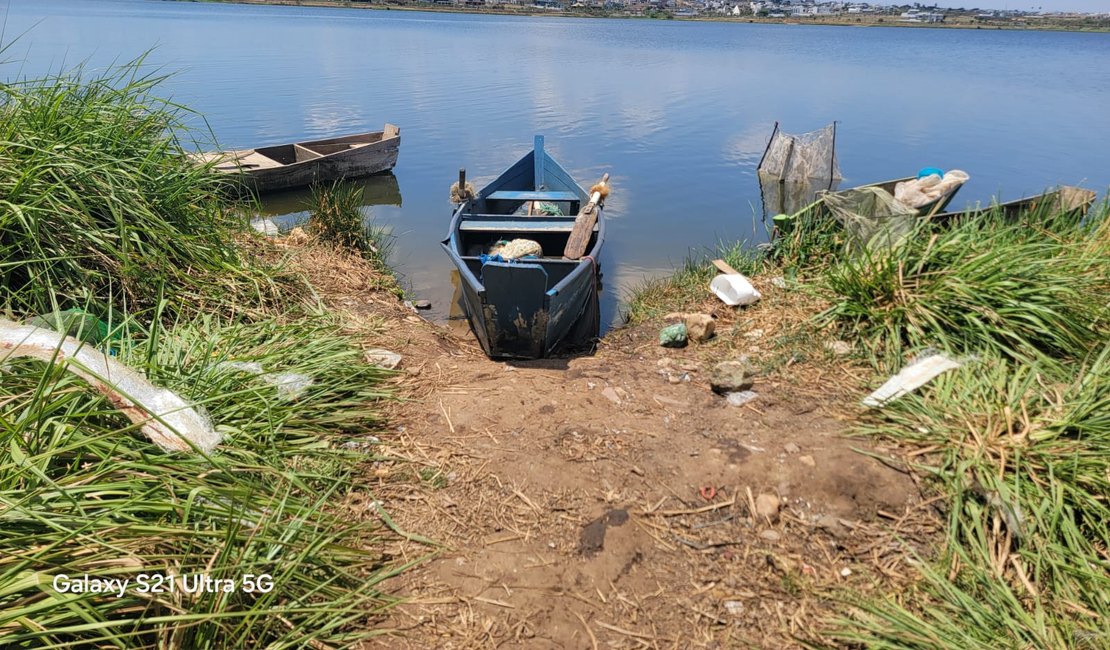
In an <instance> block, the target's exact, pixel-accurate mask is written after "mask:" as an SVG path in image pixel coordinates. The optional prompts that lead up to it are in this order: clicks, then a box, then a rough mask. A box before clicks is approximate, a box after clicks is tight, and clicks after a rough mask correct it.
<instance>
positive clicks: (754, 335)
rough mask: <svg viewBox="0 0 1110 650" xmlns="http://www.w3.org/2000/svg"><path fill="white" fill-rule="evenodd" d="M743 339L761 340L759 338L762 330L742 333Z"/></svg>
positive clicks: (761, 336) (761, 335)
mask: <svg viewBox="0 0 1110 650" xmlns="http://www.w3.org/2000/svg"><path fill="white" fill-rule="evenodd" d="M744 338H746V339H761V338H763V330H761V329H754V330H752V331H750V332H744Z"/></svg>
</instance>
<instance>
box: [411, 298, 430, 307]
mask: <svg viewBox="0 0 1110 650" xmlns="http://www.w3.org/2000/svg"><path fill="white" fill-rule="evenodd" d="M412 306H413V307H416V308H417V309H431V308H432V301H431V300H413V301H412Z"/></svg>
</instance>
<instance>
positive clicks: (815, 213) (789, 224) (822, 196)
mask: <svg viewBox="0 0 1110 650" xmlns="http://www.w3.org/2000/svg"><path fill="white" fill-rule="evenodd" d="M915 178H916V177H914V176H907V177H905V178H895V179H892V180H889V181H880V182H878V183H869V184H867V185H860V186H858V187H853V188H849V189H846V190H838V191H835V192H825V191H821V192H818V193H817V198H816V200H814V201H813V203H810V204H809V205H807V206H805V207H804V208H802V209H801V210H798V211H797V212H795V213H794V214H789V215H776V216H775V217H774V226H775V236H778V235H781V234H783V233H785V232H789V231H791V230H793V228H794V225H795V224H797V223H800V222H802V221H807V222H809V221H812V220H823V219H825V218H829V219H831V218H832V217H833V214H832V211H831V210H830V209H829V207H828V205H827V204H826V201H827V197H828V196H829V195H830V194H848V193H851V192H853V191H855V190H860V189H865V188H878V189H881V190H884V191H885V192H887V193H888V194H890V196H892V197H893V196H894V192H895V188H896V187H897V185H898V184H899V183H904V182H908V181H912V180H914V179H915ZM960 187H962V185H956V186H955V187H953V188H952V189H951V190H950V191H948V192H947V193H945V194H942V195H941V196H939V197H937V198H936V199H935V200H933V201H930V202H928V203H925V204H924V205H921V206H918V207H917V208H915V210H916V211H917V215H918V216H921V217H928V216H931V215H936V214H938V213H940V212H942V211H943V210H944V209H945V208H946V207H948V204H949V203H951V202H952V199H953V198H954V197H955V196H956V192H958V191H959V190H960Z"/></svg>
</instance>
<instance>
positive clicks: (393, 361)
mask: <svg viewBox="0 0 1110 650" xmlns="http://www.w3.org/2000/svg"><path fill="white" fill-rule="evenodd" d="M364 357H365V358H366V363H369V364H371V365H374V366H378V367H379V368H385V369H386V370H394V369H396V368H397V366H399V365H401V355H399V354H397V353H396V352H390V351H389V350H383V349H381V348H374V349H373V350H367V351H366V352H365V353H364ZM506 367H507V368H508V367H511V366H506Z"/></svg>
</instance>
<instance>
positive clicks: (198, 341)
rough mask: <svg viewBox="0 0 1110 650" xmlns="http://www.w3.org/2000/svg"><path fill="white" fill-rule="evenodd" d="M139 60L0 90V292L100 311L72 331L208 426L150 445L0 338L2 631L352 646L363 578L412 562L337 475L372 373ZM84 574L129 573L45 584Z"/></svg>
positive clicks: (10, 641)
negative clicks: (275, 261) (183, 443)
mask: <svg viewBox="0 0 1110 650" xmlns="http://www.w3.org/2000/svg"><path fill="white" fill-rule="evenodd" d="M141 70H142V66H141V64H140V63H137V64H133V65H129V66H124V67H123V68H122V69H119V70H115V71H113V72H110V73H108V74H106V75H104V76H99V77H95V78H91V79H86V78H84V77H82V76H81V75H80V74H74V75H64V76H58V77H52V78H49V79H41V80H35V81H27V82H21V83H18V84H13V85H8V86H3V87H0V93H2V100H0V101H2V106H0V130H2V134H0V137H2V138H3V139H4V143H3V145H2V146H0V191H2V192H3V193H4V195H5V196H6V198H7V202H6V203H5V204H4V205H2V206H0V225H2V227H0V251H2V252H3V258H2V262H0V303H2V304H3V305H4V307H5V308H6V310H7V312H8V313H7V316H8V317H9V318H19V319H31V318H32V317H34V316H36V315H41V314H48V315H52V314H57V313H63V314H71V313H76V314H80V315H81V318H82V319H83V320H82V321H81V322H82V323H84V322H85V320H89V322H92V323H93V324H94V325H95V326H96V327H97V328H98V331H99V328H100V327H101V326H102V325H103V329H104V330H105V332H106V335H104V336H98V337H95V338H87V339H86V340H87V342H86V345H89V346H96V347H97V349H98V350H99V351H101V352H103V353H105V354H111V355H114V356H115V357H116V359H117V360H118V361H120V362H122V363H124V364H126V365H127V366H129V367H130V368H132V369H134V370H137V371H139V372H141V373H142V374H143V375H144V376H145V377H146V378H147V379H149V380H150V381H151V382H152V383H154V384H155V385H156V386H159V387H163V388H168V389H170V390H172V391H173V392H174V393H176V394H177V395H179V396H181V397H183V398H185V399H186V400H187V401H188V402H189V403H190V404H191V405H193V406H194V407H195V408H196V409H198V410H200V411H203V412H204V413H206V414H207V417H208V418H210V419H211V422H212V423H213V424H214V426H215V429H216V431H218V433H219V434H220V436H221V437H222V439H223V441H224V442H223V443H222V444H221V445H220V446H219V447H217V448H216V450H215V452H214V453H211V454H202V453H166V452H163V451H162V450H160V449H159V448H157V447H156V446H154V445H153V443H151V442H150V441H149V440H147V439H146V438H145V437H144V436H142V435H141V434H140V432H139V427H138V425H137V424H134V423H133V422H132V420H131V419H129V418H127V417H125V416H124V415H123V414H122V413H121V412H120V411H119V407H118V404H115V403H113V402H112V401H111V400H110V399H109V398H108V397H106V396H105V395H102V394H100V393H98V392H97V391H95V390H93V389H92V388H91V387H90V386H89V385H88V384H87V383H86V382H85V381H84V380H82V379H80V378H79V377H78V376H76V375H74V374H72V373H69V372H65V371H64V369H63V368H62V366H61V364H62V363H64V361H65V360H64V359H60V358H59V359H57V360H55V361H45V360H32V359H5V358H4V356H3V353H2V352H0V639H3V641H2V645H3V646H4V647H15V648H55V647H117V648H162V647H182V648H227V647H242V648H249V647H337V646H349V645H352V644H357V643H358V641H359V640H361V639H364V638H366V637H368V636H370V635H372V634H373V631H372V622H371V617H373V616H374V615H375V613H376V612H380V611H381V610H382V609H383V608H385V607H388V606H389V605H390V604H391V600H390V599H389V598H387V597H386V596H384V595H383V594H382V593H381V591H379V590H378V589H377V588H376V587H377V585H378V584H379V583H380V582H381V581H382V580H385V579H386V578H388V577H390V576H392V575H395V574H396V573H397V572H400V571H403V570H404V569H405V568H406V567H407V566H409V563H411V562H412V561H418V560H396V559H394V558H393V557H391V556H390V555H388V554H387V553H386V552H385V551H384V550H383V547H384V544H385V543H386V542H387V541H389V540H396V539H400V537H399V532H400V531H397V530H396V529H395V527H394V526H393V524H392V522H391V520H390V519H389V517H388V514H387V513H386V512H385V510H383V509H382V506H381V504H380V503H378V502H377V501H376V500H375V499H374V498H373V496H372V495H371V494H369V493H367V492H366V491H365V489H364V487H363V486H362V485H360V482H359V481H358V476H359V470H360V468H361V467H362V466H363V465H364V464H365V463H368V462H374V461H377V460H385V453H384V452H379V449H380V448H381V443H380V442H379V441H378V439H377V438H375V437H373V436H371V435H370V434H371V433H374V432H377V431H378V429H379V427H380V424H381V415H380V403H381V401H382V400H386V399H390V398H391V393H390V391H389V390H388V389H387V388H386V387H385V385H384V384H383V382H384V380H385V379H386V378H387V377H388V376H389V372H388V371H385V370H382V369H380V368H378V367H375V366H373V365H371V364H369V363H367V361H366V360H365V359H364V356H363V353H362V349H361V346H360V345H359V344H358V341H355V340H352V339H351V338H350V335H349V334H348V333H347V331H348V330H346V329H345V328H343V327H341V325H340V323H338V322H337V321H336V320H335V319H334V318H333V317H332V316H330V315H328V314H327V313H323V312H321V311H319V310H318V309H317V308H316V307H314V306H312V305H311V304H308V303H305V301H304V300H303V294H302V293H297V292H291V293H286V292H283V291H282V290H281V289H282V286H283V284H282V283H289V284H290V286H292V285H296V284H297V282H300V281H299V280H297V279H295V278H289V277H286V276H284V275H282V274H283V273H284V272H283V271H281V270H280V269H277V270H275V268H274V267H272V266H269V265H267V264H265V263H263V262H261V261H259V259H260V256H258V255H255V254H254V251H253V250H252V249H253V248H255V247H257V246H262V245H263V244H260V243H258V241H257V239H256V238H252V236H251V235H250V234H249V233H248V232H247V231H246V229H245V219H243V218H241V216H240V212H239V210H240V206H238V205H237V204H235V203H234V202H232V199H229V198H227V197H226V196H225V194H224V192H223V188H222V186H221V184H220V182H219V179H218V178H217V177H216V176H215V175H214V174H213V173H212V171H211V170H210V169H208V168H206V167H204V166H200V165H196V164H194V163H193V162H191V161H190V160H188V159H187V157H186V156H185V155H184V151H183V148H182V146H181V140H180V138H183V137H187V132H185V131H182V130H181V121H180V119H179V118H180V117H181V115H182V111H184V110H185V109H182V108H180V107H177V106H175V105H173V104H171V103H169V102H165V101H162V100H159V99H157V98H156V97H155V96H154V94H153V92H154V90H155V88H156V86H157V83H158V81H159V79H158V78H156V77H151V76H144V75H143V74H142V72H141ZM175 134H177V135H175ZM54 320H57V319H54ZM36 322H42V323H44V324H46V325H47V326H52V325H51V322H52V320H51V318H40V319H38V320H37V321H36ZM59 323H60V324H59V327H61V328H62V329H67V328H71V327H72V323H71V322H70V321H65V322H61V321H59ZM77 329H78V330H82V328H81V327H79V328H77ZM78 333H80V331H79V332H78ZM405 537H406V539H409V540H411V541H417V542H420V541H422V540H420V538H417V537H414V536H411V535H405ZM85 574H88V575H89V576H90V577H92V578H94V579H100V580H103V579H119V580H123V579H127V580H130V583H129V586H128V587H127V588H125V589H124V590H123V591H122V594H121V595H118V596H117V595H116V594H114V593H112V594H109V593H99V592H94V591H81V592H74V591H71V590H65V589H60V586H61V585H64V584H66V583H65V581H64V580H63V581H62V582H59V581H58V580H59V577H60V576H68V577H71V578H72V577H78V578H79V577H81V576H84V575H85ZM143 576H145V582H141V581H140V578H141V577H143ZM263 576H265V577H263ZM202 579H206V580H203V583H204V584H206V585H208V586H207V587H205V588H202V589H199V590H198V589H197V588H196V585H197V584H198V580H202ZM248 580H249V581H250V583H248ZM189 584H191V585H193V588H192V589H189V588H187V585H189ZM252 587H253V588H252Z"/></svg>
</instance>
